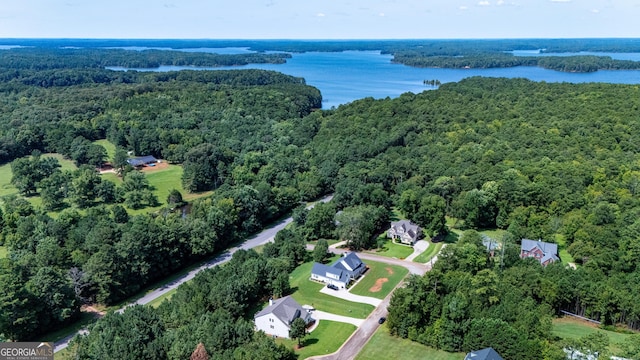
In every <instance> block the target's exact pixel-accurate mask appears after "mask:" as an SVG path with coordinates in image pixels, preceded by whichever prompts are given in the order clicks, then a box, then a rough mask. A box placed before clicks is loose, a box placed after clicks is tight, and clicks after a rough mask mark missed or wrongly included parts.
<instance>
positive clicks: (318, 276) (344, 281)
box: [311, 252, 367, 288]
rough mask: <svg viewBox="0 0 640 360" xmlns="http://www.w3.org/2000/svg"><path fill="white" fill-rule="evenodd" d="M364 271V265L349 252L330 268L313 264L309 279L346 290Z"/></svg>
mask: <svg viewBox="0 0 640 360" xmlns="http://www.w3.org/2000/svg"><path fill="white" fill-rule="evenodd" d="M366 270H367V266H366V265H365V263H363V262H362V260H360V258H359V257H358V255H356V254H355V253H352V252H351V253H348V254H346V255H345V256H343V257H341V258H340V259H338V261H336V262H335V263H333V264H332V265H330V266H329V265H325V264H320V263H314V264H313V268H311V279H313V280H316V281H321V282H323V283H326V284H331V285H335V286H337V287H340V288H346V287H347V285H349V283H350V282H351V281H352V280H355V279H357V278H359V277H360V275H362V274H363V273H364V272H365V271H366Z"/></svg>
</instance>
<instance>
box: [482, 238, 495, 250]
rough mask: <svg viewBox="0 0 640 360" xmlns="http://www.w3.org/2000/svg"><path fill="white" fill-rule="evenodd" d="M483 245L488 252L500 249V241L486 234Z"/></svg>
mask: <svg viewBox="0 0 640 360" xmlns="http://www.w3.org/2000/svg"><path fill="white" fill-rule="evenodd" d="M482 245H484V247H485V248H486V249H487V251H492V250H496V249H497V248H498V241H496V240H494V239H492V238H490V237H488V236H487V235H485V234H482Z"/></svg>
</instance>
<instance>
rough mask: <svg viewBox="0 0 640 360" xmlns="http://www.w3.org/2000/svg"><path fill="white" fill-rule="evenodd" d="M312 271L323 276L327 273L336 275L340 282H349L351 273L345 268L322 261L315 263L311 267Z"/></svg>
mask: <svg viewBox="0 0 640 360" xmlns="http://www.w3.org/2000/svg"><path fill="white" fill-rule="evenodd" d="M311 273H312V274H316V275H320V276H323V277H326V276H327V273H329V274H333V275H336V276H337V277H338V279H339V281H340V282H343V283H345V284H346V283H348V282H349V274H348V273H347V272H346V271H343V269H339V268H336V267H333V266H328V265H325V264H320V263H313V267H312V268H311Z"/></svg>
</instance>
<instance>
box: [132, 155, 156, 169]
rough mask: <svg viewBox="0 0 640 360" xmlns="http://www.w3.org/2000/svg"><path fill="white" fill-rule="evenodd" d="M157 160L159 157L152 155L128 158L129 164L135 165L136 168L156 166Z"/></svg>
mask: <svg viewBox="0 0 640 360" xmlns="http://www.w3.org/2000/svg"><path fill="white" fill-rule="evenodd" d="M157 162H158V159H156V158H155V157H153V156H151V155H147V156H139V157H135V158H130V159H127V163H129V165H131V166H133V167H134V168H140V167H143V166H154V165H155V163H157Z"/></svg>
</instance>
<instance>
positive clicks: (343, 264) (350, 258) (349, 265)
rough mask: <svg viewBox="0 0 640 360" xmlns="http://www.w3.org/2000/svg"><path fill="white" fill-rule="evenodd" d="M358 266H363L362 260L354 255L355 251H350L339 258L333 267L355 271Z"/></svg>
mask: <svg viewBox="0 0 640 360" xmlns="http://www.w3.org/2000/svg"><path fill="white" fill-rule="evenodd" d="M360 266H364V264H363V263H362V260H360V258H359V257H358V255H356V253H353V252H350V253H348V254H347V255H346V256H344V257H342V258H340V259H339V260H338V261H337V262H336V263H335V264H333V267H334V268H338V269H344V270H347V271H355V270H356V269H358V268H359V267H360Z"/></svg>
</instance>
